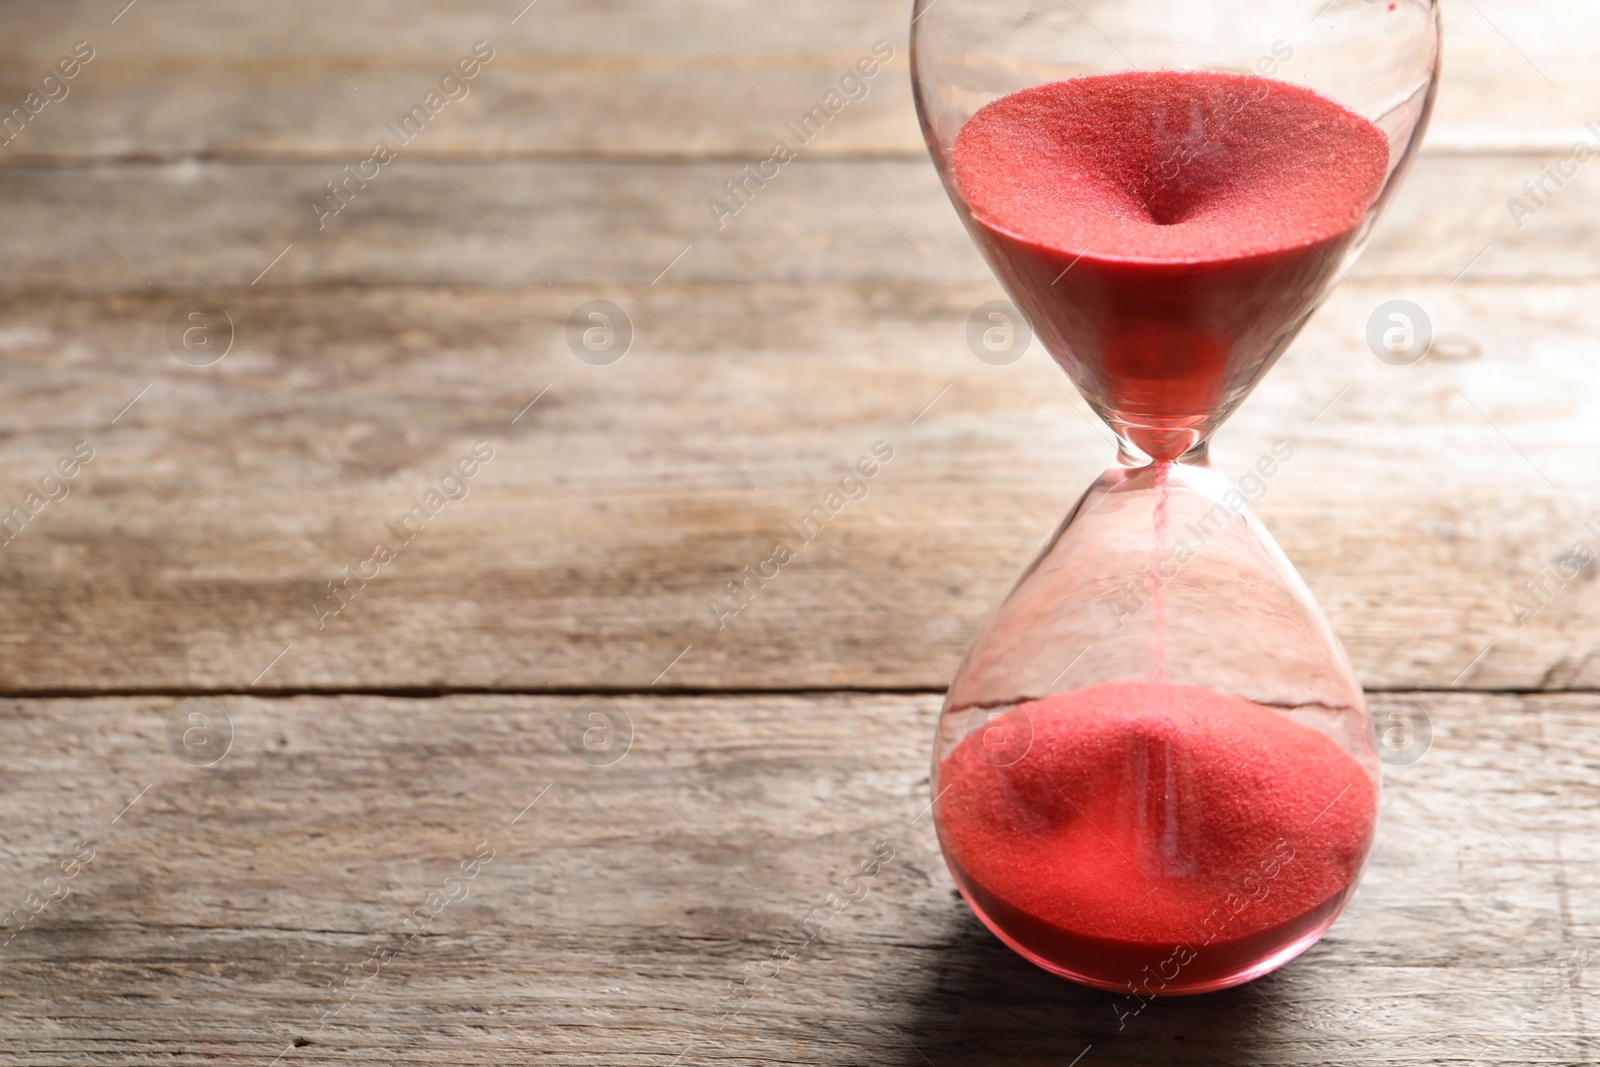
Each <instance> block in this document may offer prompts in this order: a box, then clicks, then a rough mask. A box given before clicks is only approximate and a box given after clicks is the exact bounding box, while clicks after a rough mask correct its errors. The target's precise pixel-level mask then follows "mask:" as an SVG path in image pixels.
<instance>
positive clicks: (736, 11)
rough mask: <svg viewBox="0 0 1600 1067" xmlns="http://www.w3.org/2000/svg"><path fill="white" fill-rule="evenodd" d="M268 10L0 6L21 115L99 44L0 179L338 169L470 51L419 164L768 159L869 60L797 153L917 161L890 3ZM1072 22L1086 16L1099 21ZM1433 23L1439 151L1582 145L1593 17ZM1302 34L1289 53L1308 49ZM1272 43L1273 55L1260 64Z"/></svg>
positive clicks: (1509, 8)
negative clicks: (487, 47)
mask: <svg viewBox="0 0 1600 1067" xmlns="http://www.w3.org/2000/svg"><path fill="white" fill-rule="evenodd" d="M107 6H112V5H107ZM116 6H117V8H118V10H120V5H116ZM276 6H277V7H278V8H279V9H281V11H275V10H273V6H272V5H235V6H233V7H230V8H226V9H218V8H217V7H216V5H214V4H210V3H206V2H204V0H167V2H164V3H161V4H144V5H142V6H139V7H135V8H134V9H133V10H131V11H129V12H127V14H126V15H124V16H122V17H121V18H119V19H118V20H117V21H116V23H115V24H114V25H113V24H112V23H111V19H112V17H113V16H115V15H116V13H117V12H116V11H111V12H110V13H109V14H108V13H106V12H103V11H101V10H99V8H98V7H95V8H87V7H84V6H81V5H78V6H73V5H50V6H48V7H44V6H40V5H32V4H28V3H26V0H10V2H8V3H6V4H4V5H0V25H4V26H5V27H6V30H7V33H6V36H5V40H4V41H0V57H3V58H4V62H3V63H0V101H20V100H21V98H22V97H23V96H24V95H25V94H26V93H27V92H28V91H29V90H30V89H31V88H32V86H33V83H34V82H35V81H36V80H37V78H39V77H41V76H42V75H43V74H44V73H45V71H46V70H47V69H48V68H49V67H50V65H51V64H53V63H54V62H55V60H56V59H57V58H59V56H60V54H62V53H63V51H65V50H68V49H70V46H71V44H72V43H74V42H76V41H78V40H89V41H90V42H91V43H92V44H93V45H94V47H95V48H96V52H97V54H96V59H95V60H94V62H93V63H92V64H91V65H90V67H89V68H87V70H86V72H85V74H84V76H83V77H82V78H81V79H80V80H79V82H78V84H77V85H76V86H75V87H74V88H73V90H72V94H71V95H70V96H69V97H68V98H67V100H66V101H63V102H62V103H61V104H60V105H59V107H58V106H56V105H50V106H48V107H47V108H46V109H45V110H44V112H42V113H41V115H40V119H39V121H37V122H36V123H34V124H32V128H30V129H29V130H28V131H27V133H26V134H25V135H24V136H23V137H21V138H18V140H17V143H16V144H15V145H12V146H9V147H7V148H6V149H4V150H3V151H0V166H6V165H17V164H22V163H37V162H41V161H50V162H68V161H82V160H89V159H95V160H113V159H127V158H135V159H159V160H167V161H173V160H181V159H188V158H199V159H233V160H275V159H285V158H288V159H301V158H308V157H315V158H318V159H324V160H337V161H339V162H341V163H342V162H351V161H353V160H354V159H356V158H358V157H357V154H358V153H360V154H361V155H362V156H364V155H365V153H366V151H367V150H368V149H369V148H370V146H371V142H372V140H373V138H374V137H377V136H382V130H383V127H384V124H385V123H386V122H389V121H392V120H394V119H396V118H397V117H398V116H399V114H401V113H403V112H404V111H406V110H407V109H409V107H410V106H411V105H412V104H414V103H416V102H417V100H418V98H419V97H420V96H421V94H423V93H424V92H426V91H427V90H428V89H429V88H430V87H432V86H433V85H434V83H435V82H436V81H437V79H438V78H439V77H440V75H441V74H442V73H443V71H444V69H445V68H446V67H447V66H448V64H449V63H451V62H452V61H453V60H454V59H455V58H456V57H457V56H458V55H459V54H460V53H462V52H463V51H464V50H465V49H467V48H468V47H469V46H470V45H471V44H472V43H473V42H475V41H478V40H485V41H488V42H490V43H491V44H492V45H493V46H494V48H495V49H496V59H495V60H494V62H493V63H491V64H490V66H489V68H488V69H487V70H486V71H485V73H484V75H483V76H482V77H480V78H479V79H478V82H477V84H476V86H475V88H474V91H473V93H472V95H470V96H469V97H468V98H467V99H466V100H464V101H461V102H460V104H459V105H452V107H451V108H450V109H449V111H448V112H447V113H445V114H444V115H442V116H441V121H440V122H439V123H438V124H437V126H436V127H435V128H434V129H433V130H431V131H430V132H429V134H428V136H427V137H426V138H424V139H423V140H422V141H420V142H419V143H418V144H417V145H416V146H415V149H414V153H415V155H417V156H418V157H422V156H429V157H434V158H443V157H460V156H473V157H479V158H486V157H487V158H497V157H505V156H522V157H535V156H539V157H543V156H556V157H561V156H571V155H575V154H585V155H600V156H619V157H633V158H640V157H646V158H681V157H684V156H704V155H718V156H730V157H739V158H745V159H759V158H764V157H765V155H766V154H767V152H768V151H769V150H770V148H771V144H772V141H773V139H774V138H783V137H784V130H783V126H784V123H785V122H786V121H787V120H790V119H793V118H795V117H796V116H797V115H799V114H801V113H803V112H805V111H807V110H809V109H810V107H811V106H812V105H813V104H815V103H817V102H818V101H819V100H820V99H821V98H822V97H823V96H824V95H826V93H827V91H828V90H829V89H830V88H831V87H832V86H833V85H834V84H835V83H836V82H837V81H838V79H839V77H840V76H841V74H842V73H843V72H844V71H846V70H847V69H848V68H849V67H850V66H851V64H853V63H854V61H855V60H856V59H857V58H858V57H859V56H860V55H861V54H863V53H864V52H866V51H867V50H868V49H870V48H871V46H872V44H873V43H874V42H876V41H878V40H884V41H887V42H888V43H889V44H890V45H892V46H893V47H894V48H895V50H896V53H897V59H896V61H895V63H894V64H893V65H892V66H891V67H890V69H889V70H888V72H887V73H886V74H885V75H883V76H881V77H880V78H878V79H877V80H876V82H875V83H874V84H873V85H872V87H871V92H870V93H869V94H868V96H867V97H866V98H865V99H864V100H861V101H859V102H857V103H854V104H852V105H851V106H850V108H849V109H848V111H847V113H846V114H844V115H841V117H840V119H839V121H838V122H837V124H836V125H835V126H834V127H833V128H831V129H830V130H829V131H828V133H827V135H826V136H825V137H821V138H818V140H817V141H816V143H815V144H814V145H813V146H811V147H810V148H808V152H809V153H811V154H813V155H815V156H817V157H830V156H853V155H863V154H865V155H885V154H892V155H898V156H902V157H911V158H920V157H921V156H922V155H923V147H922V139H921V135H920V133H919V131H918V129H917V126H916V122H915V119H914V116H913V114H912V108H911V103H910V91H909V79H908V76H907V68H906V65H905V56H906V54H907V47H906V43H907V26H908V14H907V8H906V6H905V5H904V4H902V3H898V2H894V0H869V2H866V3H862V2H860V0H855V2H843V0H825V2H819V3H813V4H807V5H804V6H803V7H801V8H796V9H793V10H786V11H784V13H783V17H782V18H772V17H771V16H770V14H769V13H768V12H766V11H763V10H760V9H758V8H755V7H751V6H750V5H746V4H736V3H730V2H713V0H685V2H683V3H680V4H676V5H666V4H659V3H654V2H651V0H614V2H611V3H607V4H589V3H578V2H575V0H541V2H540V3H539V4H538V6H536V7H533V8H531V9H529V10H527V11H526V13H525V14H523V15H522V17H521V18H519V19H518V20H517V21H516V23H515V24H513V23H512V21H511V20H512V19H513V18H514V17H516V15H517V13H518V11H519V10H521V9H522V5H521V4H517V3H506V2H498V0H497V2H495V3H487V2H479V3H463V2H456V3H442V2H438V0H433V2H422V0H407V2H404V3H381V2H379V0H360V2H354V3H346V4H341V5H339V6H338V7H337V8H330V7H328V6H327V5H324V4H317V3H314V2H311V0H283V2H281V3H279V4H277V5H276ZM674 6H676V7H677V8H678V10H676V11H675V10H673V7H674ZM1084 6H1085V7H1086V8H1087V9H1088V10H1089V11H1090V12H1091V17H1095V8H1096V7H1097V5H1096V4H1093V3H1088V4H1085V5H1084ZM1444 11H1445V23H1446V35H1447V36H1446V55H1447V68H1446V70H1447V78H1446V80H1445V82H1444V87H1443V91H1442V94H1441V99H1440V105H1439V109H1438V114H1437V118H1436V120H1435V122H1434V128H1433V132H1432V135H1431V137H1430V140H1429V146H1430V150H1434V151H1447V152H1463V151H1474V150H1481V149H1492V150H1499V151H1520V152H1534V153H1542V154H1551V153H1554V154H1557V155H1559V154H1561V153H1564V152H1565V151H1566V149H1567V147H1568V146H1569V145H1570V144H1571V143H1572V141H1573V140H1574V139H1577V138H1580V137H1586V136H1587V137H1590V138H1591V139H1592V136H1593V135H1589V134H1586V133H1585V129H1584V124H1585V123H1586V122H1588V121H1591V120H1595V119H1597V118H1600V116H1597V115H1596V114H1595V113H1593V111H1592V102H1593V100H1594V99H1595V96H1596V93H1597V92H1600V81H1597V78H1600V74H1597V73H1596V71H1595V70H1594V69H1593V64H1592V63H1591V62H1590V59H1589V53H1588V50H1587V47H1586V42H1587V41H1590V40H1593V39H1594V38H1595V36H1596V34H1597V33H1600V15H1597V14H1596V12H1595V10H1594V8H1593V5H1588V4H1583V3H1580V2H1578V0H1566V2H1558V3H1557V2H1552V3H1544V4H1540V5H1537V6H1534V7H1529V6H1527V5H1517V4H1515V3H1513V2H1511V0H1476V2H1463V0H1445V4H1444ZM1096 21H1097V22H1104V21H1105V15H1104V13H1099V17H1098V18H1097V19H1096ZM297 28H298V31H303V33H304V36H303V37H302V36H301V33H300V32H297ZM1310 33H1311V31H1310V29H1309V27H1308V29H1307V30H1306V31H1305V35H1302V36H1301V37H1299V38H1298V39H1295V40H1290V39H1289V38H1282V40H1283V41H1284V43H1286V44H1287V45H1289V46H1290V47H1296V46H1298V47H1299V48H1300V49H1301V50H1302V51H1304V50H1305V49H1306V48H1307V47H1309V45H1308V41H1309V40H1310V37H1309V36H1308V35H1309V34H1310ZM1290 37H1295V35H1293V34H1291V35H1290ZM1273 43H1274V42H1273V41H1272V40H1269V39H1267V38H1266V37H1263V39H1262V40H1261V41H1260V49H1259V50H1260V51H1262V52H1265V51H1267V50H1268V49H1269V48H1270V47H1271V45H1272V44H1273ZM319 52H320V53H321V54H319ZM324 57H326V58H324ZM747 79H748V80H747ZM753 85H754V86H757V87H758V88H753V87H752V86H753ZM352 86H355V87H358V88H352ZM8 106H10V105H8Z"/></svg>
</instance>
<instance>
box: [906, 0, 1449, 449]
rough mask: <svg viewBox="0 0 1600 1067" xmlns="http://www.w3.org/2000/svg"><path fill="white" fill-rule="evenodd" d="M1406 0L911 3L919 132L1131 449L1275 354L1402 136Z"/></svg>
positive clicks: (1189, 434) (1430, 27) (1178, 427)
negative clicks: (920, 129) (912, 5)
mask: <svg viewBox="0 0 1600 1067" xmlns="http://www.w3.org/2000/svg"><path fill="white" fill-rule="evenodd" d="M1438 45H1439V37H1438V16H1437V11H1436V9H1435V5H1434V4H1433V3H1431V2H1428V0H1314V2H1310V0H1307V2H1286V0H1250V2H1248V3H1245V2H1211V3H1207V2H1204V0H1056V2H1043V0H918V3H917V5H916V9H915V13H914V16H913V21H912V77H913V81H914V85H915V92H916V101H917V109H918V114H919V115H920V117H921V120H922V126H923V130H924V133H925V135H926V137H927V141H928V147H929V150H930V151H931V153H932V155H933V158H934V162H935V163H936V164H937V166H938V168H939V173H940V175H941V177H942V178H943V179H944V183H945V187H946V189H947V190H948V191H949V193H950V198H951V199H952V200H953V201H954V202H955V204H956V207H957V210H958V211H959V212H960V213H961V216H962V219H963V220H964V221H965V222H966V224H967V228H968V230H969V231H970V232H971V234H972V236H973V238H974V240H975V241H976V242H977V244H978V246H979V248H981V249H982V250H983V253H984V255H985V256H986V257H987V258H988V260H989V262H990V264H991V265H992V266H993V268H994V270H995V273H996V274H998V275H999V277H1000V279H1001V281H1002V282H1003V283H1004V284H1005V286H1006V288H1007V289H1008V290H1009V291H1010V292H1011V294H1012V297H1013V298H1014V299H1015V300H1016V302H1017V304H1018V305H1019V306H1020V307H1021V309H1022V311H1023V313H1024V314H1026V315H1027V317H1028V319H1029V321H1030V322H1031V324H1032V325H1033V328H1034V330H1035V331H1036V332H1037V333H1038V335H1039V337H1040V339H1041V340H1042V341H1043V343H1044V345H1045V347H1046V348H1047V349H1048V350H1049V351H1050V353H1051V355H1052V356H1054V357H1055V359H1056V361H1057V362H1059V363H1060V364H1061V365H1062V367H1063V368H1065V369H1066V371H1067V373H1068V374H1069V375H1071V376H1072V379H1073V381H1074V382H1076V383H1077V385H1078V388H1079V389H1080V390H1081V391H1082V393H1083V395H1084V397H1085V398H1086V399H1087V400H1088V402H1089V403H1090V404H1091V405H1093V407H1094V408H1095V410H1096V411H1097V412H1099V413H1100V415H1101V416H1102V417H1103V418H1104V419H1105V420H1106V421H1107V423H1108V424H1110V425H1111V427H1112V428H1113V429H1114V430H1115V431H1116V432H1117V433H1118V435H1119V436H1121V437H1122V438H1123V440H1124V441H1125V443H1126V444H1128V445H1129V446H1131V447H1132V449H1133V450H1135V452H1136V453H1142V454H1145V455H1148V456H1152V457H1154V458H1157V459H1175V458H1177V457H1178V456H1180V455H1182V454H1183V453H1184V452H1186V451H1188V450H1189V449H1190V448H1192V447H1194V446H1195V445H1196V444H1198V443H1199V442H1200V441H1202V440H1203V439H1204V438H1205V437H1206V436H1207V435H1209V434H1210V433H1211V432H1212V431H1213V430H1215V428H1216V427H1217V426H1218V425H1219V424H1220V423H1221V422H1222V420H1223V419H1225V418H1226V417H1227V415H1228V414H1229V412H1231V411H1232V410H1233V408H1234V407H1235V406H1236V405H1237V404H1238V403H1239V402H1240V401H1241V400H1243V399H1244V397H1245V396H1246V395H1247V394H1248V393H1249V391H1250V389H1251V388H1252V387H1253V386H1254V385H1255V383H1256V382H1257V381H1259V380H1260V378H1261V375H1262V374H1263V373H1264V372H1265V371H1266V370H1267V368H1268V367H1270V366H1271V364H1272V362H1273V361H1274V360H1275V359H1276V358H1277V357H1278V356H1279V355H1280V354H1281V353H1282V352H1283V350H1284V349H1285V348H1286V347H1288V345H1289V342H1290V341H1291V340H1293V338H1294V336H1295V334H1296V333H1297V332H1298V331H1299V329H1300V327H1301V326H1302V325H1303V324H1304V322H1305V320H1306V318H1307V316H1308V315H1309V314H1310V313H1311V311H1312V310H1313V309H1314V308H1315V307H1316V306H1317V305H1318V304H1320V303H1321V301H1322V300H1323V298H1324V297H1325V296H1326V295H1327V293H1328V291H1329V289H1330V288H1331V286H1332V284H1333V283H1334V282H1335V281H1336V280H1337V279H1338V277H1339V276H1340V275H1341V274H1342V272H1343V270H1344V269H1345V267H1346V266H1348V264H1349V263H1350V262H1351V261H1352V260H1353V259H1354V257H1355V256H1356V254H1357V253H1358V252H1359V251H1360V249H1361V246H1362V245H1363V244H1364V242H1365V240H1366V237H1367V235H1368V233H1369V231H1370V229H1371V226H1372V223H1373V221H1374V220H1375V218H1376V216H1377V214H1378V212H1379V211H1380V210H1381V209H1382V207H1383V206H1384V204H1385V203H1386V202H1387V200H1388V197H1389V194H1390V192H1391V191H1392V190H1393V188H1394V186H1395V181H1396V179H1397V178H1398V177H1399V175H1400V174H1401V172H1402V171H1403V170H1404V168H1405V165H1406V163H1407V162H1408V161H1409V159H1410V158H1411V156H1412V154H1413V152H1414V150H1415V147H1416V145H1417V143H1418V140H1419V139H1420V134H1421V132H1422V129H1423V127H1424V125H1425V123H1426V120H1427V117H1428V113H1429V111H1430V109H1431V106H1432V101H1433V94H1434V85H1435V78H1436V75H1437V71H1438V62H1439V47H1438Z"/></svg>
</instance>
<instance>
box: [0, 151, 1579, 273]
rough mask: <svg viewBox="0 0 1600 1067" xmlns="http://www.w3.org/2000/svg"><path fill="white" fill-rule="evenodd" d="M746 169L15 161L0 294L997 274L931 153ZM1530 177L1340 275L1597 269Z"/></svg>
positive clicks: (1494, 189)
mask: <svg viewBox="0 0 1600 1067" xmlns="http://www.w3.org/2000/svg"><path fill="white" fill-rule="evenodd" d="M738 173H739V168H738V166H737V165H735V164H734V163H730V162H722V163H692V164H621V163H589V162H560V163H548V162H547V163H538V162H503V163H494V164H484V165H472V166H468V165H443V164H433V163H427V162H419V161H415V160H409V159H406V158H404V157H402V158H401V159H399V160H397V161H396V162H394V163H393V164H391V165H390V167H389V168H388V169H386V170H383V171H381V172H380V177H379V178H378V179H376V180H374V181H373V182H372V183H370V184H369V186H368V187H367V188H366V189H365V190H360V191H358V192H357V193H356V195H355V196H354V198H353V199H352V200H351V201H350V202H349V203H348V205H347V206H345V207H344V209H343V210H342V212H341V213H340V214H338V215H336V216H332V217H327V218H323V219H322V220H321V222H320V223H319V216H318V214H317V213H316V212H315V211H313V203H316V202H319V201H317V194H318V191H319V189H320V188H321V183H322V182H324V181H326V180H331V179H332V178H334V177H338V176H339V173H338V171H337V170H332V169H330V168H329V167H328V166H327V165H317V164H298V165H260V166H254V165H234V164H198V163H193V164H187V165H177V166H173V167H148V166H130V165H107V166H104V167H96V168H93V169H91V170H80V169H76V168H42V169H12V170H6V171H3V172H0V196H4V197H5V200H6V202H7V203H8V204H10V205H12V206H13V208H14V209H15V210H13V211H12V212H9V213H8V214H7V216H6V218H5V220H4V226H5V234H6V238H7V242H8V249H9V252H10V254H9V255H8V256H7V257H6V260H5V262H4V263H3V264H0V288H27V289H39V290H56V289H93V290H104V289H120V290H130V289H141V288H151V287H154V288H158V289H167V290H180V291H181V290H198V291H204V290H206V289H212V288H217V287H224V288H226V287H236V288H244V287H248V286H250V285H251V284H252V283H253V282H254V283H255V284H256V286H257V287H260V286H268V287H272V286H284V285H313V284H316V285H323V284H337V283H349V284H357V285H373V284H391V285H405V284H423V285H500V286H505V285H513V286H523V285H529V284H542V283H543V282H544V281H545V280H546V279H548V280H550V281H551V282H553V283H555V284H562V285H607V286H609V285H640V286H646V285H649V284H651V283H652V282H654V281H656V280H657V279H660V280H661V281H663V282H668V281H670V282H677V283H684V282H717V283H739V282H782V283H814V284H830V285H837V284H846V283H858V282H896V283H913V284H926V285H930V286H932V285H942V284H946V283H949V284H956V285H969V284H986V283H988V282H989V281H990V278H991V275H990V272H989V269H988V267H987V266H986V265H985V264H984V262H983V260H982V259H981V258H980V257H979V255H978V253H977V252H976V251H975V250H974V248H973V246H972V243H971V242H970V241H969V240H968V238H967V236H966V234H965V232H964V231H963V230H962V228H961V225H960V223H959V221H958V219H957V217H956V214H955V211H954V209H953V208H952V207H951V206H950V204H949V201H948V199H947V198H946V196H945V193H944V190H943V189H942V187H941V186H940V184H939V181H938V178H937V177H936V175H935V174H934V171H933V167H932V164H930V163H928V162H926V161H915V162H897V161H878V162H814V161H808V160H805V159H801V160H797V161H795V162H794V163H791V164H790V165H789V166H788V167H786V168H785V169H784V170H783V171H782V172H780V175H779V176H778V178H776V179H774V180H773V181H772V182H770V183H769V184H768V185H767V186H766V188H764V189H760V190H758V191H757V192H756V194H755V196H754V197H753V199H752V200H751V201H750V202H749V203H748V204H747V205H746V206H745V207H744V208H743V209H742V210H741V211H740V212H739V213H738V214H737V215H736V216H733V217H731V218H723V219H721V220H720V221H719V219H718V218H717V217H716V216H714V215H713V213H712V212H711V211H710V209H709V208H708V206H707V202H708V201H709V200H710V199H711V198H713V197H714V196H716V195H718V194H719V193H720V192H722V187H723V183H724V182H725V181H728V180H731V179H732V178H734V177H737V176H738ZM1538 177H1539V165H1538V164H1537V163H1536V162H1535V161H1533V160H1529V159H1527V158H1525V157H1521V156H1487V157H1471V158H1466V157H1437V158H1431V159H1424V160H1422V161H1421V162H1420V163H1419V165H1418V166H1417V168H1416V170H1415V172H1414V173H1413V174H1412V176H1411V179H1410V181H1409V182H1408V183H1407V185H1406V186H1404V187H1403V188H1402V189H1401V191H1400V193H1399V196H1398V198H1397V200H1396V203H1395V205H1394V208H1393V211H1392V213H1391V215H1390V216H1389V217H1387V218H1386V219H1385V220H1384V221H1383V222H1382V223H1381V224H1380V225H1379V228H1378V231H1377V234H1376V236H1375V238H1374V240H1373V242H1372V246H1371V248H1370V249H1369V250H1368V253H1367V255H1366V256H1365V257H1364V258H1363V260H1362V261H1361V262H1360V263H1359V264H1358V266H1357V267H1356V269H1355V271H1354V272H1353V276H1354V277H1356V278H1362V279H1368V280H1377V279H1382V278H1394V279H1412V278H1415V279H1440V280H1444V281H1450V280H1452V279H1455V278H1457V277H1458V276H1464V277H1466V278H1468V279H1470V280H1502V281H1504V280H1513V279H1525V278H1549V279H1573V278H1589V277H1595V276H1596V275H1597V274H1600V251H1597V250H1600V224H1597V223H1596V221H1595V220H1596V219H1597V218H1600V185H1594V184H1593V183H1584V182H1582V181H1574V182H1572V183H1569V184H1568V185H1567V186H1566V187H1565V188H1564V189H1560V190H1556V189H1554V188H1553V186H1547V188H1549V189H1550V190H1551V192H1552V197H1551V198H1549V199H1547V200H1544V204H1545V206H1544V207H1543V208H1542V209H1540V210H1538V211H1536V212H1533V213H1532V214H1529V215H1525V216H1523V215H1519V216H1518V217H1515V218H1514V217H1513V214H1512V212H1511V211H1510V209H1509V208H1508V201H1510V200H1511V199H1512V198H1513V197H1516V196H1525V194H1523V193H1522V192H1521V186H1522V184H1523V183H1524V182H1526V181H1529V180H1532V179H1537V178H1538ZM52 186H54V187H52ZM322 195H323V196H324V197H326V196H327V194H326V193H325V192H324V193H323V194H322ZM1523 202H1524V203H1527V201H1523ZM321 203H323V210H327V201H321ZM1528 206H1529V207H1530V208H1531V207H1532V206H1533V205H1532V204H1531V203H1530V204H1528ZM1519 224H1520V225H1519ZM319 227H320V228H319ZM290 245H293V248H292V249H290V250H289V251H288V252H287V254H285V250H286V249H288V248H289V246H290ZM280 256H281V259H280V258H279V257H280ZM258 279H259V280H258Z"/></svg>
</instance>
